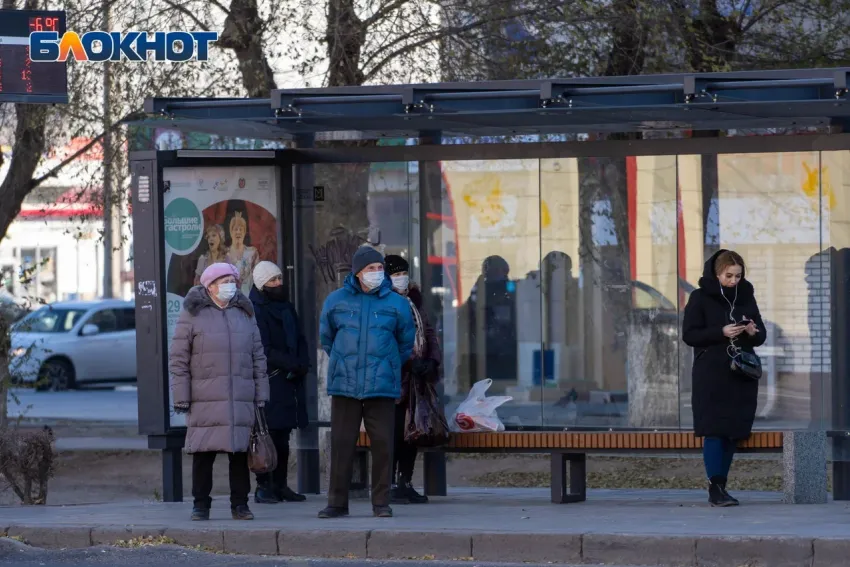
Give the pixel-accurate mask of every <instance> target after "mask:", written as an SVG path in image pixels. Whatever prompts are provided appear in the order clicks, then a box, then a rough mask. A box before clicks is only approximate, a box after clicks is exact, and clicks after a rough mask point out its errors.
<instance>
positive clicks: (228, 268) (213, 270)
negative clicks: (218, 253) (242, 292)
mask: <svg viewBox="0 0 850 567" xmlns="http://www.w3.org/2000/svg"><path fill="white" fill-rule="evenodd" d="M226 276H233V277H234V278H236V279H237V280H239V270H237V269H236V266H234V265H232V264H227V263H225V262H218V263H215V264H211V265H209V266H207V269H206V270H204V273H203V274H201V285H202V286H204V287H206V288H208V287H210V285H212V284H213V283H214V282H215V280H217V279H219V278H223V277H226Z"/></svg>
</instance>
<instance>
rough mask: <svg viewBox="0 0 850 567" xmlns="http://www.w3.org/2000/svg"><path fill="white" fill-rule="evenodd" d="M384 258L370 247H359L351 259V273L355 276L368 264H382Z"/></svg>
mask: <svg viewBox="0 0 850 567" xmlns="http://www.w3.org/2000/svg"><path fill="white" fill-rule="evenodd" d="M383 263H384V257H383V256H382V255H381V253H380V252H378V251H377V250H375V249H374V248H372V247H371V246H361V247H360V248H358V249H357V252H355V253H354V256H353V257H352V258H351V273H352V274H354V275H355V276H356V275H357V274H359V273H360V272H362V271H363V268H365V267H366V266H368V265H369V264H383Z"/></svg>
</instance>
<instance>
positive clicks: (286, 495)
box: [275, 485, 307, 502]
mask: <svg viewBox="0 0 850 567" xmlns="http://www.w3.org/2000/svg"><path fill="white" fill-rule="evenodd" d="M275 494H276V495H277V497H278V498H280V500H281V501H282V502H304V501H305V500H307V497H306V496H304V495H303V494H298V493H297V492H295V491H294V490H292V489H291V488H289V487H288V486H286V485H283V488H278V489H277V491H276V492H275Z"/></svg>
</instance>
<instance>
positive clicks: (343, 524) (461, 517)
mask: <svg viewBox="0 0 850 567" xmlns="http://www.w3.org/2000/svg"><path fill="white" fill-rule="evenodd" d="M737 496H738V497H739V498H740V499H741V501H742V504H743V505H742V506H741V507H739V508H727V509H717V508H710V507H708V506H707V504H706V503H705V494H704V493H703V492H695V491H631V490H619V491H607V490H595V491H591V492H590V493H589V499H588V501H587V502H584V503H581V504H566V505H554V504H551V503H550V502H549V499H548V493H547V491H545V490H539V489H452V490H451V494H450V496H448V497H446V498H435V499H433V501H432V503H431V504H428V505H426V506H398V507H395V513H396V516H395V517H394V518H392V519H376V518H373V517H372V515H371V507H370V504H369V502H368V501H363V500H355V501H352V503H351V504H352V506H351V517H349V518H345V519H339V520H319V519H318V518H317V517H316V513H317V512H318V510H319V509H320V508H321V507H323V506H324V504H325V501H324V498H323V497H319V496H311V497H310V499H309V500H308V502H306V503H303V504H280V505H273V506H260V505H253V506H252V508H253V510H254V513H255V515H256V517H257V519H256V520H255V521H253V522H236V521H233V520H231V519H230V518H229V516H230V514H229V510H228V508H229V505H228V502H227V498H225V497H218V498H217V499H216V501H215V502H214V504H213V514H212V520H211V521H210V522H204V523H199V522H194V523H193V522H191V521H190V520H189V519H188V518H189V514H190V510H191V505H190V504H188V503H172V504H164V503H158V502H124V503H111V504H100V505H84V506H64V507H53V506H46V507H28V508H22V507H15V508H0V533H2V532H4V531H5V532H6V533H7V534H8V535H10V536H16V537H19V538H21V539H23V540H25V541H27V542H29V543H31V544H33V545H35V546H38V547H45V548H54V549H55V548H86V547H90V546H92V545H103V544H111V543H114V542H116V541H118V540H128V539H131V538H134V537H141V536H165V537H166V538H169V541H174V542H176V543H177V544H180V545H185V546H190V547H195V546H202V547H203V548H204V549H210V550H220V551H224V552H227V553H242V554H251V555H256V554H266V555H281V556H291V557H303V556H320V557H326V558H352V559H373V560H399V559H413V560H416V559H423V558H427V559H430V560H436V561H451V560H465V561H469V560H470V558H472V559H474V560H475V561H480V562H533V563H549V562H553V563H563V564H570V563H575V564H590V565H593V564H597V563H598V564H613V565H630V564H633V565H646V566H652V567H655V566H664V567H672V566H677V567H678V566H680V565H687V566H688V567H693V566H694V565H697V566H699V567H714V566H716V567H729V566H737V565H749V564H752V565H763V566H765V567H801V566H806V567H833V566H834V567H838V566H842V567H844V566H846V565H847V557H848V556H850V507H848V505H846V504H844V503H835V502H832V503H829V504H825V505H808V506H804V505H786V504H782V503H781V500H780V498H781V497H780V495H779V494H773V493H741V494H737ZM759 562H761V563H759Z"/></svg>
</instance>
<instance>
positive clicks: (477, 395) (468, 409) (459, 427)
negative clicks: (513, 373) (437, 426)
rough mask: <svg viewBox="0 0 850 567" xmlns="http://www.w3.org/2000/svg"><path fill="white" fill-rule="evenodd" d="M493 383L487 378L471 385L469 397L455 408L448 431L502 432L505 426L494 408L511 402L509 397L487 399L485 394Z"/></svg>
mask: <svg viewBox="0 0 850 567" xmlns="http://www.w3.org/2000/svg"><path fill="white" fill-rule="evenodd" d="M492 383H493V381H492V380H490V379H489V378H488V379H486V380H481V381H480V382H476V383H475V384H473V385H472V389H471V390H470V391H469V395H468V396H466V399H465V400H464V401H463V402H462V403H461V404H460V405H459V406H458V407H457V410H455V413H454V416H452V419H451V421H450V422H449V429H450V430H451V431H454V432H458V433H460V432H463V433H469V432H476V431H504V430H505V424H504V423H502V420H501V419H499V416H498V414H496V408H498V407H499V406H500V405H502V404H504V403H507V402H509V401H511V400H512V399H513V398H512V397H511V396H491V397H489V398H488V397H487V396H486V392H487V389H488V388H489V387H490V385H491V384H492Z"/></svg>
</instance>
